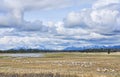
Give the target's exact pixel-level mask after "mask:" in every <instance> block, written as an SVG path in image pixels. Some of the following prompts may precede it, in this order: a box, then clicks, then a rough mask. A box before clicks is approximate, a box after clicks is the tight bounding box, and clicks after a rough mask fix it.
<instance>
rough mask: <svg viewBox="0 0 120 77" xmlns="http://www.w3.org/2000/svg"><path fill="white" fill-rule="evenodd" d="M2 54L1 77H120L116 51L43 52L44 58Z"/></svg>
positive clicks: (119, 60) (0, 63)
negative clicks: (108, 52) (109, 52)
mask: <svg viewBox="0 0 120 77" xmlns="http://www.w3.org/2000/svg"><path fill="white" fill-rule="evenodd" d="M3 54H4V53H2V54H0V77H120V53H119V52H114V53H111V54H107V53H80V52H61V53H42V54H44V56H43V57H10V56H2V55H3ZM37 54H40V53H37Z"/></svg>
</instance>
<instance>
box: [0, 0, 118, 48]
mask: <svg viewBox="0 0 120 77" xmlns="http://www.w3.org/2000/svg"><path fill="white" fill-rule="evenodd" d="M87 1H89V0H87ZM87 1H84V0H75V1H73V0H58V1H56V0H1V1H0V13H1V14H2V15H0V47H1V48H2V49H11V48H17V47H21V48H22V47H25V48H46V49H64V48H66V47H68V46H75V47H79V46H89V45H118V44H119V42H120V40H119V38H120V0H91V1H90V3H88V2H87ZM94 1H95V2H94ZM86 2H87V4H92V5H91V6H90V7H88V8H84V9H79V11H77V12H76V11H74V10H73V11H72V12H70V13H69V14H68V15H67V16H66V17H65V18H63V21H58V22H52V21H49V22H47V21H46V22H43V21H41V20H36V21H33V22H31V21H26V20H25V19H24V13H25V12H26V11H27V12H29V11H31V10H32V11H34V10H40V11H43V10H51V9H60V8H68V7H69V8H74V5H75V4H76V3H77V4H76V5H77V6H80V5H81V4H83V3H84V4H85V3H86ZM93 2H94V3H93ZM84 7H85V6H84ZM69 8H68V9H69ZM63 11H64V10H63Z"/></svg>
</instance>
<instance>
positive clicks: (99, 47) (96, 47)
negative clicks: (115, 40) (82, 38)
mask: <svg viewBox="0 0 120 77" xmlns="http://www.w3.org/2000/svg"><path fill="white" fill-rule="evenodd" d="M101 48H103V49H120V45H117V46H84V47H74V46H72V47H67V48H65V49H64V50H86V49H101Z"/></svg>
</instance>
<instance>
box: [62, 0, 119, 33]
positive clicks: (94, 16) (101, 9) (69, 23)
mask: <svg viewBox="0 0 120 77" xmlns="http://www.w3.org/2000/svg"><path fill="white" fill-rule="evenodd" d="M111 4H114V6H115V5H117V4H120V0H110V1H109V0H98V1H96V3H95V4H93V7H92V8H88V9H83V10H82V11H80V12H71V13H69V14H68V16H67V17H66V18H65V20H64V23H65V27H68V28H76V27H79V28H83V29H86V28H88V29H90V30H91V31H94V32H98V33H105V34H106V33H112V32H113V31H115V30H118V29H119V28H120V25H119V19H120V10H118V9H117V8H118V7H119V6H118V5H117V6H118V7H116V8H115V7H114V6H113V5H111ZM108 5H111V8H108V7H109V6H108ZM113 7H114V8H113Z"/></svg>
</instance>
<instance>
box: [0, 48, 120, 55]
mask: <svg viewBox="0 0 120 77" xmlns="http://www.w3.org/2000/svg"><path fill="white" fill-rule="evenodd" d="M40 52H42V53H47V52H86V53H90V52H107V53H108V54H110V53H111V52H120V49H103V48H101V49H85V50H40V49H18V50H15V49H10V50H0V53H40Z"/></svg>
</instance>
